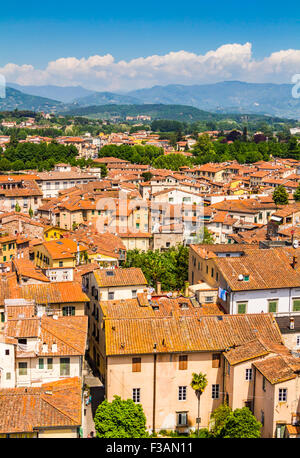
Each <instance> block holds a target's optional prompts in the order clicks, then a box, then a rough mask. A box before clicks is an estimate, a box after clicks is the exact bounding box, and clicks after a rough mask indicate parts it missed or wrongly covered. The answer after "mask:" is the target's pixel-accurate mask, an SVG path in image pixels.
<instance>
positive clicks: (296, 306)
mask: <svg viewBox="0 0 300 458" xmlns="http://www.w3.org/2000/svg"><path fill="white" fill-rule="evenodd" d="M293 311H294V312H299V311H300V299H299V298H297V299H293Z"/></svg>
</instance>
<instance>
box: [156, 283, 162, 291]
mask: <svg viewBox="0 0 300 458" xmlns="http://www.w3.org/2000/svg"><path fill="white" fill-rule="evenodd" d="M156 293H157V294H161V282H160V281H157V282H156Z"/></svg>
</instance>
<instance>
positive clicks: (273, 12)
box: [0, 0, 300, 87]
mask: <svg viewBox="0 0 300 458" xmlns="http://www.w3.org/2000/svg"><path fill="white" fill-rule="evenodd" d="M297 18H300V4H299V3H298V2H296V1H291V2H288V3H287V4H286V7H285V5H284V4H282V2H280V3H275V2H271V1H251V2H250V1H243V2H241V1H240V2H237V1H232V0H227V1H226V2H223V1H218V0H217V1H214V2H208V1H205V2H202V1H199V0H198V1H188V2H178V1H169V0H167V1H166V0H164V1H157V0H153V1H151V2H147V3H146V2H141V1H139V2H137V1H130V2H124V1H122V2H119V1H114V2H108V1H106V2H103V1H102V2H100V1H99V0H98V1H88V2H76V1H73V2H70V1H60V2H59V1H56V0H54V1H52V2H49V3H48V2H47V3H46V2H45V3H43V2H41V1H39V2H36V1H31V2H30V3H29V4H28V2H27V3H25V2H18V1H15V2H14V4H13V6H12V3H10V2H5V3H4V4H2V5H1V11H0V40H1V43H2V47H1V53H0V70H1V68H4V67H5V65H7V64H8V63H13V64H15V65H17V66H22V65H32V66H33V67H34V69H35V70H38V69H45V68H46V67H47V65H48V63H49V62H50V61H56V60H57V59H60V58H69V57H74V58H77V59H82V58H84V59H88V58H89V57H90V56H94V55H99V56H104V55H107V54H110V55H112V56H113V58H114V60H115V62H118V61H120V60H125V61H126V62H129V61H130V60H132V59H135V58H140V57H143V58H146V57H148V56H153V55H159V56H163V55H167V54H168V53H170V52H178V51H182V50H183V51H185V52H187V53H194V54H196V55H205V54H206V53H207V52H209V51H214V50H216V49H218V48H219V47H221V46H222V45H226V44H240V45H245V43H251V45H252V47H251V59H255V60H256V61H261V60H262V59H263V58H265V57H268V56H270V55H271V54H272V53H274V52H279V51H282V50H288V49H293V50H297V44H298V43H300V20H299V19H297ZM4 43H5V46H4ZM298 48H299V45H298ZM230 71H231V70H230ZM293 71H294V68H293ZM3 73H4V74H5V75H6V76H7V78H8V77H9V78H10V79H15V81H19V82H24V81H25V82H26V84H28V83H29V82H30V81H29V77H28V73H27V77H26V78H27V79H26V78H25V79H24V76H23V77H22V78H23V80H22V78H21V77H20V75H19V74H18V75H19V76H14V75H16V72H15V73H12V72H11V71H10V73H9V72H7V70H5V71H3ZM19 73H20V71H19ZM229 73H230V72H229ZM236 73H237V77H240V76H241V75H240V73H239V72H236ZM299 73H300V62H299ZM23 74H24V71H23ZM226 74H228V72H227V73H226V72H225V73H224V75H225V76H222V75H220V76H221V79H222V78H223V79H224V77H226ZM110 76H111V75H110ZM277 76H278V75H277ZM230 77H232V78H233V79H234V77H235V75H234V74H233V73H232V75H230ZM18 78H19V80H18ZM20 78H21V79H20ZM39 78H40V80H39V81H40V83H42V77H41V75H39ZM43 78H44V79H45V81H46V80H47V81H48V82H49V81H52V80H53V82H54V83H55V81H60V84H62V82H63V79H62V75H61V79H59V78H58V77H57V76H55V77H54V76H53V75H52V76H51V77H50V76H49V75H47V76H46V75H44V76H43ZM47 78H48V79H47ZM51 78H52V80H51ZM55 78H56V79H55ZM99 78H100V79H99ZM103 78H104V77H103ZM251 78H252V76H251V77H250V79H251ZM259 78H260V79H262V78H263V76H260V77H259ZM278 78H279V77H278ZM278 78H277V79H278ZM288 78H290V75H289V76H288ZM157 79H158V80H159V77H158V76H156V77H155V78H153V83H154V84H155V83H156V82H157ZM181 79H187V78H186V77H185V78H182V77H181ZM181 79H180V78H179V79H178V82H181ZM225 79H226V78H225ZM243 79H245V76H243ZM271 79H272V78H271ZM275 79H276V78H275ZM279 79H281V80H284V75H280V78H279ZM75 80H76V81H75ZM75 80H74V81H71V83H72V84H75V82H76V83H81V82H82V77H81V79H80V78H79V77H78V75H77V77H76V78H75ZM83 80H84V79H83ZM170 80H171V82H174V81H173V80H172V78H170ZM194 80H195V78H194V77H193V78H191V82H193V81H194ZM91 81H92V79H91ZM93 81H94V82H93V83H91V84H94V83H97V81H98V83H99V84H100V86H101V84H102V83H103V82H104V79H103V81H102V80H101V75H100V77H99V74H98V76H97V78H96V79H95V78H94V79H93ZM101 81H102V83H101ZM176 81H177V80H176ZM32 82H33V83H36V82H37V75H33V77H32ZM83 82H84V83H86V81H83ZM141 82H145V83H146V82H147V81H145V78H143V79H142V81H141ZM165 82H166V81H165V79H164V83H165ZM183 82H185V81H183ZM105 84H106V83H105ZM105 84H104V86H105ZM149 84H150V81H149ZM149 84H148V85H149ZM85 85H86V84H85ZM121 86H122V87H123V86H124V87H125V86H126V85H125V82H123V83H122V84H121Z"/></svg>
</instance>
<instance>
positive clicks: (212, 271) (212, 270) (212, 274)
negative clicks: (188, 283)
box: [211, 267, 214, 277]
mask: <svg viewBox="0 0 300 458" xmlns="http://www.w3.org/2000/svg"><path fill="white" fill-rule="evenodd" d="M211 276H212V277H213V276H214V269H213V267H212V268H211Z"/></svg>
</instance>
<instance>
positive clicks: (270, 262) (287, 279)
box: [215, 248, 300, 291]
mask: <svg viewBox="0 0 300 458" xmlns="http://www.w3.org/2000/svg"><path fill="white" fill-rule="evenodd" d="M215 263H216V266H217V268H218V270H219V271H220V272H221V274H222V275H223V277H224V278H225V280H226V282H227V283H228V285H229V286H230V288H231V289H232V290H233V291H247V290H253V289H276V288H290V287H297V286H298V285H299V284H300V274H299V273H298V272H297V271H296V270H295V269H293V268H292V267H291V265H290V263H289V259H288V258H287V256H286V255H285V253H284V252H283V251H282V250H276V249H272V248H270V249H265V250H264V249H259V248H252V250H251V251H250V250H249V251H248V252H247V253H246V254H245V255H244V256H239V257H230V258H227V257H226V258H215ZM241 274H242V275H249V281H244V280H243V281H240V280H239V275H241Z"/></svg>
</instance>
